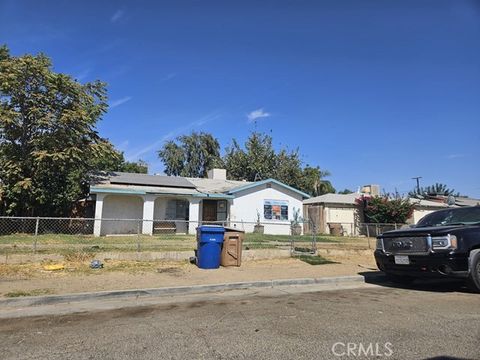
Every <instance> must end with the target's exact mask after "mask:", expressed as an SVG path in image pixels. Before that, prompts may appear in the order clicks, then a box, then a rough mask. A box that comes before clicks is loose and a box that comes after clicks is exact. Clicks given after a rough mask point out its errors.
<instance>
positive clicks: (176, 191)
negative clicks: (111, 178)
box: [90, 184, 199, 196]
mask: <svg viewBox="0 0 480 360" xmlns="http://www.w3.org/2000/svg"><path fill="white" fill-rule="evenodd" d="M90 193H91V194H98V193H102V194H125V195H146V194H151V195H175V196H195V195H197V194H199V192H198V191H197V190H195V189H181V188H168V187H155V186H133V185H114V184H109V185H104V186H91V187H90Z"/></svg>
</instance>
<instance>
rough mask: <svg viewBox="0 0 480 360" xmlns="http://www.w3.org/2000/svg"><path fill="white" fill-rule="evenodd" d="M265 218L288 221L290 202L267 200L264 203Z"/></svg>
mask: <svg viewBox="0 0 480 360" xmlns="http://www.w3.org/2000/svg"><path fill="white" fill-rule="evenodd" d="M263 218H264V219H266V220H279V221H287V220H288V201H284V200H265V201H264V203H263Z"/></svg>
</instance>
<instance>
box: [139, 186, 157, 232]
mask: <svg viewBox="0 0 480 360" xmlns="http://www.w3.org/2000/svg"><path fill="white" fill-rule="evenodd" d="M154 210H155V196H154V195H144V196H143V217H142V218H143V221H142V223H143V225H142V234H143V235H153V212H154Z"/></svg>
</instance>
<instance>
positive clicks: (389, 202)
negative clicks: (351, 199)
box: [357, 195, 414, 224]
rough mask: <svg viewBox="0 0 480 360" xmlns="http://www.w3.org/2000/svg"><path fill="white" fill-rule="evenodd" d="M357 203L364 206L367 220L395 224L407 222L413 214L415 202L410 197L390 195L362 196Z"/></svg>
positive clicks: (368, 221)
mask: <svg viewBox="0 0 480 360" xmlns="http://www.w3.org/2000/svg"><path fill="white" fill-rule="evenodd" d="M357 203H358V204H360V205H361V206H363V213H364V215H365V222H367V223H381V224H393V223H399V224H403V223H406V222H407V220H408V219H409V218H410V217H411V216H412V214H413V209H414V204H411V203H410V202H409V200H408V198H401V197H396V198H390V197H389V196H374V197H370V196H365V195H363V196H361V197H360V198H359V199H357Z"/></svg>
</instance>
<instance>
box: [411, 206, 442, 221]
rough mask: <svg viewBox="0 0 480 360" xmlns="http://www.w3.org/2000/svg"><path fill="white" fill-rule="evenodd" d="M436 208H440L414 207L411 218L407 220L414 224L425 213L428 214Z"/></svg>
mask: <svg viewBox="0 0 480 360" xmlns="http://www.w3.org/2000/svg"><path fill="white" fill-rule="evenodd" d="M437 210H441V209H414V210H413V215H412V218H410V219H409V220H410V221H413V224H416V223H417V222H418V221H419V220H420V219H421V218H423V217H424V216H425V215H428V214H430V213H432V212H434V211H437Z"/></svg>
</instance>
